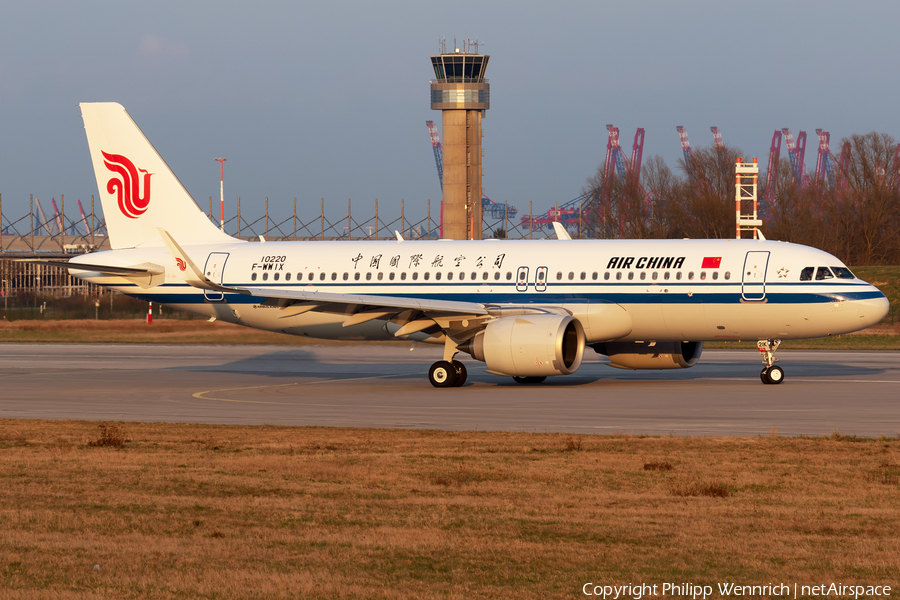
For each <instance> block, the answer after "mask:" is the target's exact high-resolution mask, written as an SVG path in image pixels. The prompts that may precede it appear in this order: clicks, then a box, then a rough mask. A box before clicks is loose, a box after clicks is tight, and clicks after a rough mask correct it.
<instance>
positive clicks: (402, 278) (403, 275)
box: [400, 271, 406, 281]
mask: <svg viewBox="0 0 900 600" xmlns="http://www.w3.org/2000/svg"><path fill="white" fill-rule="evenodd" d="M400 281H406V271H403V272H402V273H400Z"/></svg>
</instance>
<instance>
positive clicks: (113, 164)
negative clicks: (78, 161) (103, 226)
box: [100, 150, 153, 219]
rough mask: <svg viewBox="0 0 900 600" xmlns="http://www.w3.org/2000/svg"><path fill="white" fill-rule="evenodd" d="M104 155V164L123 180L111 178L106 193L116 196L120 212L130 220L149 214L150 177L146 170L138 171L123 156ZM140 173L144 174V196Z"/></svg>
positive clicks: (104, 153)
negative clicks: (141, 190) (141, 188)
mask: <svg viewBox="0 0 900 600" xmlns="http://www.w3.org/2000/svg"><path fill="white" fill-rule="evenodd" d="M100 153H101V154H103V158H104V161H103V164H104V165H105V166H106V168H107V169H109V170H110V171H112V172H113V173H118V175H119V176H120V177H121V179H119V178H117V177H113V178H111V179H110V180H109V181H108V182H107V184H106V191H107V192H109V193H110V194H116V199H117V200H118V202H119V210H121V211H122V214H123V215H125V216H126V217H128V218H129V219H137V218H138V217H140V216H141V215H142V214H144V213H145V212H147V208H148V207H149V206H150V176H151V175H153V173H148V172H147V171H145V170H144V169H138V168H136V167H135V166H134V163H133V162H131V161H130V160H128V159H127V158H125V157H124V156H122V155H121V154H108V153H106V152H103V151H102V150H101V151H100ZM138 171H140V172H141V173H143V174H144V195H143V196H141V194H140V183H141V180H140V175H138Z"/></svg>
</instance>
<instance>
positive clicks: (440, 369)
mask: <svg viewBox="0 0 900 600" xmlns="http://www.w3.org/2000/svg"><path fill="white" fill-rule="evenodd" d="M428 381H430V382H431V385H433V386H434V387H453V384H454V383H456V368H454V366H453V365H452V364H450V363H448V362H447V361H446V360H439V361H437V362H436V363H434V364H433V365H431V368H430V369H428Z"/></svg>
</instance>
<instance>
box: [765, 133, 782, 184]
mask: <svg viewBox="0 0 900 600" xmlns="http://www.w3.org/2000/svg"><path fill="white" fill-rule="evenodd" d="M780 159H781V132H780V131H778V130H777V129H776V130H775V133H774V134H773V135H772V145H771V146H770V147H769V166H768V168H767V169H766V200H768V201H769V202H775V185H776V182H777V181H778V161H779V160H780Z"/></svg>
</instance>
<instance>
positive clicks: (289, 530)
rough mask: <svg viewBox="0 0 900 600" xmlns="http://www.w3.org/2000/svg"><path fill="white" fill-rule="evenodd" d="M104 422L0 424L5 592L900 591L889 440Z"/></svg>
mask: <svg viewBox="0 0 900 600" xmlns="http://www.w3.org/2000/svg"><path fill="white" fill-rule="evenodd" d="M104 427H105V429H101V427H98V424H97V423H86V422H64V421H52V422H51V421H10V420H5V421H0V590H2V593H0V596H2V597H3V598H13V599H37V598H54V599H60V600H68V599H75V598H79V599H81V598H92V599H93V598H97V599H99V598H142V599H143V598H185V599H188V598H190V599H194V598H216V599H231V598H322V599H325V598H328V599H332V598H417V599H422V598H424V599H428V598H521V599H525V598H528V599H531V598H576V597H583V596H582V593H581V588H582V586H583V585H584V584H585V583H588V582H593V583H594V584H595V585H601V584H606V585H612V584H616V585H623V584H628V583H639V582H644V583H650V584H653V583H656V584H662V583H666V582H676V583H684V582H693V583H696V584H708V585H713V586H715V584H716V583H717V582H736V583H739V584H746V585H754V584H755V585H763V584H766V583H771V582H787V583H789V584H792V583H793V582H798V583H800V584H801V585H803V584H807V585H812V584H815V585H818V584H819V583H829V582H842V583H844V584H851V583H859V584H863V585H876V584H882V585H883V584H887V585H894V586H895V589H896V586H897V584H898V583H900V518H898V515H900V441H898V440H897V439H879V440H872V439H856V438H846V437H843V436H841V435H839V434H837V433H836V434H834V435H833V436H832V437H830V438H825V439H807V438H782V437H778V435H777V432H776V431H773V432H772V434H771V437H765V438H743V439H721V438H718V439H717V438H671V437H632V436H627V435H619V436H615V435H614V436H603V437H599V436H573V435H563V434H530V433H478V432H475V433H473V432H462V433H459V432H433V431H389V430H355V429H325V428H284V427H243V426H235V427H229V426H203V425H172V424H137V423H126V424H121V423H119V424H108V426H106V425H104ZM120 444H121V447H117V446H119V445H120ZM95 565H96V566H95Z"/></svg>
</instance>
